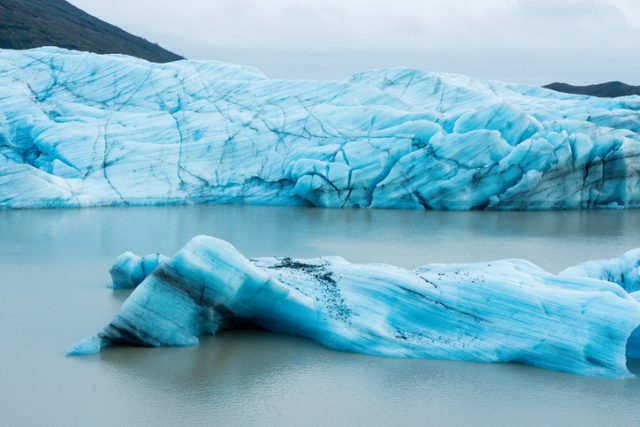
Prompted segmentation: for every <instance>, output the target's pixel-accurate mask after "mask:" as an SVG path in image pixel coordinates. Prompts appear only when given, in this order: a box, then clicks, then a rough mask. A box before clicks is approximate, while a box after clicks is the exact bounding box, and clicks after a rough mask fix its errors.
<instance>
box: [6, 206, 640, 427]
mask: <svg viewBox="0 0 640 427" xmlns="http://www.w3.org/2000/svg"><path fill="white" fill-rule="evenodd" d="M203 233H204V234H210V235H213V236H217V237H220V238H223V239H226V240H229V241H230V242H232V243H233V244H234V245H236V246H237V247H238V248H239V249H240V250H241V251H242V252H243V253H245V254H246V255H247V256H252V257H257V256H272V255H277V256H293V257H314V256H321V255H340V256H343V257H345V258H347V259H349V260H350V261H353V262H386V263H391V264H396V265H400V266H403V267H408V268H413V267H416V266H419V265H421V264H426V263H432V262H472V261H487V260H492V259H497V258H526V259H528V260H530V261H533V262H534V263H536V264H538V265H540V266H541V267H543V268H545V269H547V270H550V271H552V272H557V271H559V270H561V269H563V268H565V267H567V266H569V265H572V264H575V263H578V262H582V261H585V260H588V259H594V258H605V257H614V256H618V255H620V254H622V253H623V252H624V251H626V250H628V249H631V248H633V247H639V246H640V211H595V212H585V211H569V212H414V211H386V210H378V211H374V210H324V209H313V208H282V207H253V206H188V207H141V208H101V209H83V210H76V209H62V210H30V211H0V339H1V344H0V345H1V347H0V350H1V351H0V425H1V426H32V425H33V426H42V425H47V426H69V425H79V426H102V425H104V426H115V425H117V426H140V425H154V426H165V425H167V426H174V425H185V426H186V425H215V426H226V425H229V426H244V425H285V426H289V425H290V426H300V425H350V426H352V425H366V426H376V425H394V426H398V425H420V426H424V425H436V426H572V425H580V426H603V425H612V426H616V427H624V426H640V380H638V379H631V380H606V379H595V378H585V377H579V376H575V375H570V374H564V373H557V372H548V371H544V370H541V369H536V368H530V367H525V366H520V365H515V364H493V365H490V364H478V363H464V362H450V361H433V360H408V359H387V358H380V357H370V356H362V355H355V354H347V353H339V352H333V351H330V350H326V349H324V348H322V347H320V346H318V345H316V344H314V343H312V342H309V341H307V340H304V339H300V338H293V337H285V336H279V335H275V334H270V333H264V332H257V331H238V332H230V333H224V334H221V335H218V336H215V337H209V338H206V339H203V341H202V343H201V345H200V346H198V347H192V348H166V349H140V348H113V349H108V350H106V351H104V352H103V353H102V354H101V355H98V356H90V357H83V358H70V357H66V356H65V355H64V351H65V349H66V348H67V346H68V345H70V344H71V343H73V342H74V341H76V340H78V339H80V338H83V337H85V336H87V335H91V334H93V333H94V332H96V331H98V330H99V329H100V328H102V327H103V326H104V325H105V324H107V323H108V321H109V320H110V319H111V317H112V316H113V315H114V314H115V313H116V312H117V310H118V308H119V307H120V305H121V304H122V301H123V300H124V298H126V295H127V293H126V292H115V293H114V292H112V291H111V290H109V289H108V288H106V285H107V284H108V282H109V276H108V272H107V271H108V268H109V267H110V265H111V262H112V261H113V259H114V258H115V257H116V256H117V255H118V254H120V253H121V252H123V251H125V250H131V251H134V252H137V253H149V252H155V251H160V252H163V253H165V254H167V255H170V254H172V253H173V252H175V251H176V250H177V249H178V248H180V247H181V246H182V245H183V244H184V243H185V242H186V241H188V239H189V238H191V237H192V236H194V235H196V234H203ZM630 367H631V369H632V370H633V371H634V372H636V373H639V374H640V364H638V363H637V362H631V363H630Z"/></svg>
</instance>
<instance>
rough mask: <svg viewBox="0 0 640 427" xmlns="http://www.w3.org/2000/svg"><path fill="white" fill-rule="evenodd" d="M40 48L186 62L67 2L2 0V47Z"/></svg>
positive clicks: (157, 60) (0, 22)
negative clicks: (119, 54)
mask: <svg viewBox="0 0 640 427" xmlns="http://www.w3.org/2000/svg"><path fill="white" fill-rule="evenodd" d="M40 46H57V47H62V48H66V49H72V50H82V51H88V52H95V53H122V54H126V55H131V56H136V57H138V58H143V59H146V60H148V61H152V62H171V61H176V60H179V59H183V57H181V56H180V55H176V54H175V53H172V52H169V51H168V50H166V49H163V48H162V47H160V46H158V45H157V44H155V43H151V42H149V41H147V40H145V39H143V38H142V37H137V36H134V35H132V34H129V33H127V32H126V31H124V30H122V29H120V28H118V27H116V26H114V25H111V24H108V23H106V22H104V21H102V20H100V19H98V18H96V17H94V16H91V15H89V14H88V13H86V12H84V11H82V10H81V9H78V8H77V7H75V6H73V5H72V4H70V3H68V2H66V1H64V0H0V48H3V49H31V48H34V47H40Z"/></svg>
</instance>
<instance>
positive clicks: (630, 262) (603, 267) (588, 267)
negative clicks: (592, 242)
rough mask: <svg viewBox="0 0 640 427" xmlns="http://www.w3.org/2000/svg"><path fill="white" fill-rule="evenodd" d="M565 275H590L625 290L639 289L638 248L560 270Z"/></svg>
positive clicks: (639, 265)
mask: <svg viewBox="0 0 640 427" xmlns="http://www.w3.org/2000/svg"><path fill="white" fill-rule="evenodd" d="M560 275H561V276H565V277H591V278H594V279H600V280H607V281H609V282H613V283H617V284H618V285H620V286H622V287H623V288H624V289H626V290H627V292H636V291H640V248H638V249H633V250H630V251H629V252H627V253H625V254H624V255H622V256H621V257H619V258H613V259H600V260H595V261H588V262H585V263H582V264H578V265H576V266H573V267H569V268H567V269H566V270H564V271H561V272H560Z"/></svg>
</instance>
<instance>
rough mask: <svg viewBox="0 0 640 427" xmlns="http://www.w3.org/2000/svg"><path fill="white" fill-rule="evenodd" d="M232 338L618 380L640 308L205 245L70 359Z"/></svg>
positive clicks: (523, 282) (540, 277)
mask: <svg viewBox="0 0 640 427" xmlns="http://www.w3.org/2000/svg"><path fill="white" fill-rule="evenodd" d="M125 258H131V257H130V256H129V255H127V256H126V257H125ZM122 260H123V258H119V260H118V261H117V262H116V264H122ZM131 271H136V269H135V268H134V269H131ZM136 280H137V279H136ZM236 327H254V328H260V329H266V330H270V331H275V332H280V333H285V334H291V335H297V336H302V337H307V338H310V339H312V340H314V341H316V342H318V343H320V344H322V345H324V346H326V347H328V348H331V349H335V350H342V351H350V352H357V353H365V354H371V355H381V356H390V357H415V358H438V359H455V360H471V361H480V362H520V363H525V364H528V365H533V366H538V367H542V368H547V369H553V370H561V371H567V372H572V373H576V374H583V375H592V376H603V377H614V378H623V377H629V376H632V374H631V373H630V372H629V371H628V370H627V367H626V356H627V355H628V356H633V357H637V356H638V355H639V354H640V302H638V300H637V299H636V298H634V297H632V296H630V295H629V294H628V293H627V292H626V291H624V290H623V289H622V288H621V287H620V286H618V285H617V284H615V283H611V282H607V281H603V280H595V279H591V278H584V277H582V278H572V277H560V276H557V275H554V274H550V273H548V272H545V271H543V270H541V269H540V268H538V267H536V266H535V265H533V264H531V263H529V262H526V261H522V260H507V261H496V262H490V263H479V264H452V265H443V264H432V265H426V266H424V267H420V268H418V269H416V270H414V271H408V270H405V269H401V268H398V267H394V266H390V265H383V264H370V265H359V264H351V263H349V262H347V261H346V260H344V259H342V258H339V257H326V258H317V259H307V260H296V259H290V258H257V259H251V260H249V259H247V258H245V257H244V256H243V255H242V254H241V253H240V252H238V251H237V250H236V249H235V248H234V247H233V246H232V245H231V244H229V243H227V242H225V241H222V240H218V239H215V238H212V237H207V236H198V237H195V238H194V239H192V240H191V241H190V242H189V243H188V244H187V245H186V246H185V247H184V248H182V249H181V250H180V251H178V252H177V253H176V254H175V255H174V256H173V257H172V258H170V259H168V260H165V261H163V262H161V263H159V265H158V267H157V268H156V269H155V270H154V271H153V272H152V273H151V274H150V275H149V276H147V277H146V278H145V279H144V280H143V281H142V282H141V283H140V285H139V286H137V287H136V288H135V290H134V291H133V293H132V294H131V295H130V296H129V298H128V299H127V300H126V301H125V302H124V304H123V305H122V308H121V310H120V312H119V314H117V315H116V317H115V318H114V319H113V321H112V322H111V323H110V324H109V325H108V326H107V327H106V328H104V329H103V330H102V331H101V332H100V333H99V334H97V335H95V336H93V337H90V338H87V339H85V340H83V341H80V342H79V343H77V344H75V345H74V346H72V347H71V348H70V349H69V354H71V355H81V354H91V353H96V352H98V351H100V349H101V348H103V347H105V346H109V345H118V344H125V345H137V346H189V345H195V344H197V343H198V342H199V337H201V336H203V335H210V334H216V333H217V332H219V331H222V330H226V329H233V328H236ZM634 331H636V332H635V333H634ZM632 333H633V336H632Z"/></svg>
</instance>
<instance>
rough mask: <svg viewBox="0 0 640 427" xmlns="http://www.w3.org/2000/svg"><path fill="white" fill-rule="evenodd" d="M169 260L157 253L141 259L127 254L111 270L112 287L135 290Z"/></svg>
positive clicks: (118, 259)
mask: <svg viewBox="0 0 640 427" xmlns="http://www.w3.org/2000/svg"><path fill="white" fill-rule="evenodd" d="M167 259H168V258H167V257H166V256H164V255H161V254H157V253H156V254H149V255H145V256H143V257H141V256H139V255H136V254H133V253H131V252H125V253H123V254H122V255H120V256H119V257H118V258H117V259H116V261H115V262H114V264H113V266H112V267H111V269H110V270H109V274H111V280H112V284H111V286H112V287H113V289H133V288H135V287H136V286H138V285H139V284H140V283H141V282H142V281H143V280H144V279H145V277H147V276H148V275H149V274H151V272H152V271H153V270H155V268H156V267H157V266H158V265H159V264H160V263H161V262H164V261H166V260H167Z"/></svg>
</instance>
